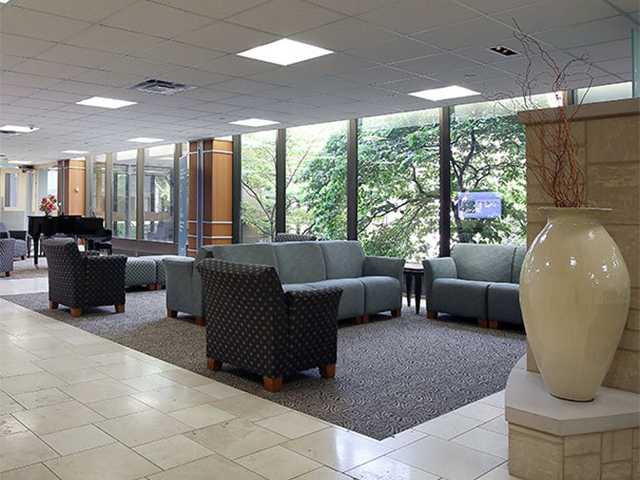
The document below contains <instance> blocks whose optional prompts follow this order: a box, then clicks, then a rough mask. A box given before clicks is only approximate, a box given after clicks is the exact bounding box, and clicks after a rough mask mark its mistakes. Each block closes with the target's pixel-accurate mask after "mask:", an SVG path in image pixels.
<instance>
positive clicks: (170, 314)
mask: <svg viewBox="0 0 640 480" xmlns="http://www.w3.org/2000/svg"><path fill="white" fill-rule="evenodd" d="M167 317H169V318H178V312H177V311H176V310H171V309H170V308H167Z"/></svg>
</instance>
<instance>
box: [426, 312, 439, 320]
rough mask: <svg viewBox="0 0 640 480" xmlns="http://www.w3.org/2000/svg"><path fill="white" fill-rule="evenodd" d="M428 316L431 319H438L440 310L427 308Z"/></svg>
mask: <svg viewBox="0 0 640 480" xmlns="http://www.w3.org/2000/svg"><path fill="white" fill-rule="evenodd" d="M427 318H428V319H429V320H437V319H438V312H434V311H432V310H427Z"/></svg>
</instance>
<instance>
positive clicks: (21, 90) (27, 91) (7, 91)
mask: <svg viewBox="0 0 640 480" xmlns="http://www.w3.org/2000/svg"><path fill="white" fill-rule="evenodd" d="M38 91H40V90H39V89H38V88H37V87H27V86H26V85H20V84H18V85H10V84H3V85H2V95H11V96H14V97H29V96H31V95H33V94H34V93H35V92H38Z"/></svg>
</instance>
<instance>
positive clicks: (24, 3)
mask: <svg viewBox="0 0 640 480" xmlns="http://www.w3.org/2000/svg"><path fill="white" fill-rule="evenodd" d="M136 1H138V0H108V1H89V0H55V1H52V0H13V2H12V3H13V4H14V5H16V6H19V7H25V8H29V9H32V10H39V11H41V12H46V13H52V14H55V15H60V16H63V17H70V18H75V19H79V20H86V21H89V22H97V21H98V20H101V19H103V18H105V17H107V16H109V15H111V14H113V13H115V12H117V11H118V10H120V9H121V8H124V7H126V6H127V5H130V4H132V3H134V2H136Z"/></svg>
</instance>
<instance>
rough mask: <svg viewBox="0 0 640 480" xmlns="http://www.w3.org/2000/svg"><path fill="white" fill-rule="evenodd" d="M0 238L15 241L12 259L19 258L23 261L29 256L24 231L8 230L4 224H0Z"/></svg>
mask: <svg viewBox="0 0 640 480" xmlns="http://www.w3.org/2000/svg"><path fill="white" fill-rule="evenodd" d="M0 238H13V239H15V242H14V243H15V247H14V255H13V256H14V257H16V258H17V257H20V258H22V260H24V259H25V257H26V256H28V255H29V248H28V238H27V232H26V230H9V229H8V228H7V226H6V225H5V224H4V223H1V222H0Z"/></svg>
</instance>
